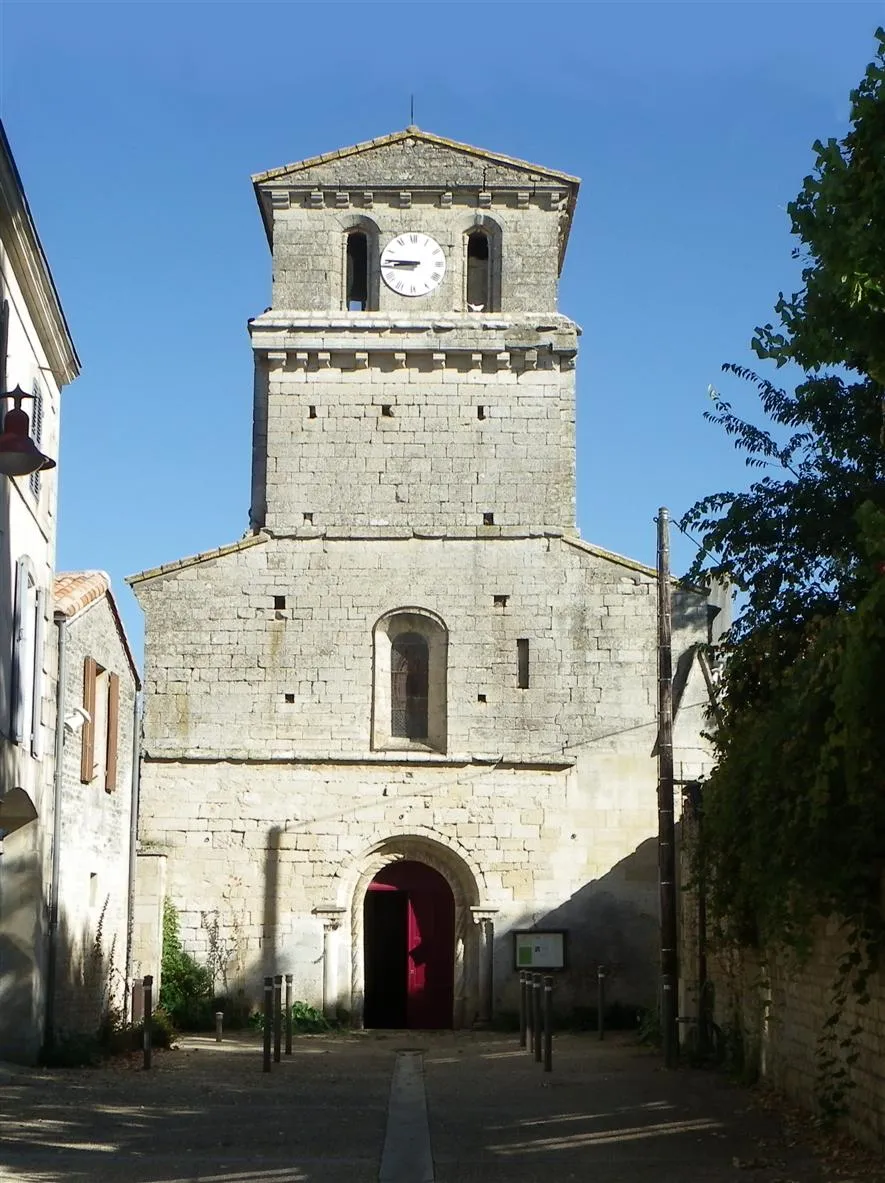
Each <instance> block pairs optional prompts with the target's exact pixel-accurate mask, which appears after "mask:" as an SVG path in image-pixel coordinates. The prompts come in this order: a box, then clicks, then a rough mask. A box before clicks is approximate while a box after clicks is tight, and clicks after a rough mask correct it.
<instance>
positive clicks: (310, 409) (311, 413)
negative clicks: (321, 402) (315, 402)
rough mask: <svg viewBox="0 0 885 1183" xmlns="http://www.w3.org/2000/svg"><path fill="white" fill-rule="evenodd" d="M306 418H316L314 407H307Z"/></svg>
mask: <svg viewBox="0 0 885 1183" xmlns="http://www.w3.org/2000/svg"><path fill="white" fill-rule="evenodd" d="M307 417H308V419H316V417H317V409H316V407H314V406H309V407H308V408H307Z"/></svg>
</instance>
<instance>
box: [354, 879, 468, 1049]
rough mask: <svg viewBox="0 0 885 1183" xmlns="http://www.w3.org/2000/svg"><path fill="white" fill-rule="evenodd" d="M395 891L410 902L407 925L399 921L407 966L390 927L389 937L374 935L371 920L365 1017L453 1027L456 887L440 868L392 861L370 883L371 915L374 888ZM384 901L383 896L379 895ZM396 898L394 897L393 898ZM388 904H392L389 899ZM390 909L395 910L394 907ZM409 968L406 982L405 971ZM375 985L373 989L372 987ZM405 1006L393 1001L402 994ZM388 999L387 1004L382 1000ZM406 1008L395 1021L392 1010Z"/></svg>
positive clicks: (405, 917)
mask: <svg viewBox="0 0 885 1183" xmlns="http://www.w3.org/2000/svg"><path fill="white" fill-rule="evenodd" d="M390 891H394V892H396V894H397V896H399V897H400V899H401V900H402V901H403V902H404V903H405V905H406V906H405V912H404V915H403V913H402V912H400V913H399V915H400V916H403V922H402V927H399V925H398V926H397V931H398V932H399V934H400V935H399V936H398V937H397V936H394V942H395V941H396V940H400V941H402V945H403V946H404V949H403V951H404V952H405V954H406V957H405V966H403V962H402V957H401V954H400V951H399V950H398V949H394V948H391V944H390V930H389V928H388V930H387V932H388V935H387V937H386V939H384V940H381V939H373V938H372V936H371V934H370V931H369V925H368V923H367V925H366V1023H367V1026H369V1025H373V1024H372V1023H371V1022H370V1016H378V1017H380V1016H381V1015H384V1017H385V1018H386V1019H387V1022H381V1023H376V1024H374V1025H378V1026H388V1025H389V1026H399V1025H402V1026H405V1027H410V1028H424V1029H428V1028H438V1027H451V1025H452V1006H453V1002H454V977H455V901H454V897H453V896H452V890H451V888H450V887H449V885H448V883H447V882H446V881H445V879H444V878H443V876H442V875H440V874H439V872H438V871H434V870H433V868H432V867H428V866H426V865H425V864H424V863H418V862H410V861H402V862H397V863H391V865H390V866H389V867H385V868H384V870H383V871H380V872H379V873H378V874H377V875H376V876H375V878H374V880H373V881H372V883H371V884H370V885H369V892H370V893H372V897H373V898H371V900H370V896H369V894H368V893H367V897H366V919H367V922H368V920H369V917H370V915H373V916H374V915H375V914H376V909H377V905H376V903H375V901H376V900H377V899H378V896H376V895H375V893H379V895H380V893H384V894H385V895H386V894H387V893H388V892H390ZM379 902H380V901H379ZM392 902H393V901H391V903H392ZM387 906H388V909H389V905H387ZM391 914H393V913H392V910H391ZM373 927H374V926H373ZM404 971H405V982H403V972H404ZM370 986H371V990H370ZM403 987H405V999H404V1003H405V1005H404V1007H403V1006H402V1004H401V1003H399V1005H395V1007H391V1006H390V1005H389V1003H391V1002H393V1000H394V999H397V1000H399V999H401V998H402V991H403ZM382 998H384V999H387V1000H388V1005H383V1004H381V999H382ZM394 1009H395V1010H396V1012H398V1013H399V1012H401V1011H402V1010H404V1013H403V1014H402V1019H401V1021H400V1022H396V1021H393V1011H394Z"/></svg>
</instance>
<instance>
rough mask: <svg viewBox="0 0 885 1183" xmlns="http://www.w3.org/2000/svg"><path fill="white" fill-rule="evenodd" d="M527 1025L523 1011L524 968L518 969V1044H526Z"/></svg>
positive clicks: (522, 1045)
mask: <svg viewBox="0 0 885 1183" xmlns="http://www.w3.org/2000/svg"><path fill="white" fill-rule="evenodd" d="M527 1026H528V1023H527V1020H526V1013H525V970H524V969H521V970H520V971H519V1046H520V1047H525V1045H526V1028H527Z"/></svg>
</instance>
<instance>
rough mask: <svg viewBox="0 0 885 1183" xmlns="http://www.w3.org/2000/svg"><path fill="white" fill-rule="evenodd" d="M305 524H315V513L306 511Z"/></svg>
mask: <svg viewBox="0 0 885 1183" xmlns="http://www.w3.org/2000/svg"><path fill="white" fill-rule="evenodd" d="M304 524H305V526H312V525H313V514H312V513H306V514H305V515H304Z"/></svg>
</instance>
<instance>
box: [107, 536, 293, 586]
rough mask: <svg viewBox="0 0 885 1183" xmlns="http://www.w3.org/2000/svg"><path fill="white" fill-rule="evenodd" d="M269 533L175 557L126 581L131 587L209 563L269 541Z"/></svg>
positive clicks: (137, 573) (127, 578)
mask: <svg viewBox="0 0 885 1183" xmlns="http://www.w3.org/2000/svg"><path fill="white" fill-rule="evenodd" d="M269 538H270V535H269V534H262V533H258V534H248V535H247V536H246V537H245V538H241V539H239V541H238V542H231V543H228V545H227V546H216V547H214V549H212V550H202V551H200V552H199V553H198V554H195V555H188V556H187V557H186V558H183V559H175V560H174V562H171V563H163V565H162V566H160V567H149V568H148V569H147V570H146V571H138V572H136V574H135V575H127V576H126V582H127V583H128V584H129V586H130V587H134V586H135V584H137V583H144V582H145V580H147V579H156V578H157V576H158V575H170V574H172V573H173V572H175V571H182V570H183V569H184V568H185V567H195V566H197V565H198V564H200V563H208V562H210V561H211V560H212V559H220V558H223V557H224V556H225V555H230V554H235V553H236V552H237V551H240V550H248V548H249V547H250V546H257V545H258V544H259V543H262V542H267V541H268V539H269Z"/></svg>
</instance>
